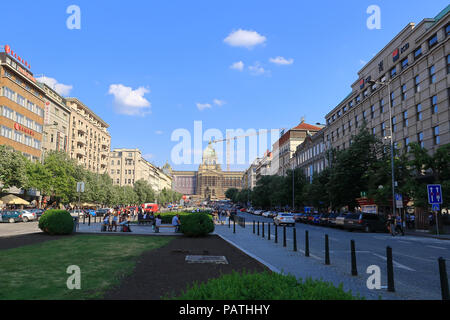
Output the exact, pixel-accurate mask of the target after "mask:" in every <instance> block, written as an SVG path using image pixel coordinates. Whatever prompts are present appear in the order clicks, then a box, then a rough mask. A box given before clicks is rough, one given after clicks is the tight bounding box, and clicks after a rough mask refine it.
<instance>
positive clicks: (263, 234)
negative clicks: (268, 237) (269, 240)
mask: <svg viewBox="0 0 450 320" xmlns="http://www.w3.org/2000/svg"><path fill="white" fill-rule="evenodd" d="M262 237H263V238H264V222H263V223H262Z"/></svg>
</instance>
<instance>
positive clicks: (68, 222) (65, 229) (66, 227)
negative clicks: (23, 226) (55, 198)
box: [39, 210, 74, 235]
mask: <svg viewBox="0 0 450 320" xmlns="http://www.w3.org/2000/svg"><path fill="white" fill-rule="evenodd" d="M73 223H74V222H73V218H72V216H71V215H70V213H69V212H67V211H65V210H48V211H46V212H45V213H44V214H43V215H42V216H41V218H40V219H39V229H41V230H42V231H44V232H45V233H48V234H51V235H60V234H71V233H72V231H73Z"/></svg>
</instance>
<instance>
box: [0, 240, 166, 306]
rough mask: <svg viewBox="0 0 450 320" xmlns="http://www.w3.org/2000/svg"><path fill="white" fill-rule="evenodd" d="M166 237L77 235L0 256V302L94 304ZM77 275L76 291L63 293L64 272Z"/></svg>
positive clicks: (66, 277)
mask: <svg viewBox="0 0 450 320" xmlns="http://www.w3.org/2000/svg"><path fill="white" fill-rule="evenodd" d="M172 239H173V238H171V237H139V236H126V237H118V236H98V235H78V236H73V237H67V238H65V239H60V240H53V241H47V242H43V243H40V244H35V245H28V246H24V247H20V248H15V249H9V250H1V251H0V273H1V274H0V299H1V300H34V299H42V300H47V299H98V298H102V297H103V294H104V293H105V291H106V290H107V289H109V288H111V287H112V286H114V285H118V284H119V283H120V279H121V278H122V277H123V276H126V275H129V274H131V273H132V271H133V269H134V266H135V264H136V261H137V258H138V257H139V256H140V255H141V254H142V253H143V252H144V251H148V250H153V249H156V248H159V247H162V246H164V245H166V244H167V243H169V242H170V241H171V240H172ZM71 265H76V266H78V267H80V270H81V289H80V290H69V289H68V288H67V285H66V281H67V279H68V278H69V276H70V275H71V274H68V273H66V270H67V268H68V267H69V266H71Z"/></svg>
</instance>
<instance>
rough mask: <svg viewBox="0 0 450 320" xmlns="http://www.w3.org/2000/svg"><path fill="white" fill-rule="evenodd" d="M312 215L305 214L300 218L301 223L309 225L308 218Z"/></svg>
mask: <svg viewBox="0 0 450 320" xmlns="http://www.w3.org/2000/svg"><path fill="white" fill-rule="evenodd" d="M310 215H311V214H310V213H304V214H303V215H302V216H301V217H300V221H301V222H302V223H307V222H308V217H309V216H310Z"/></svg>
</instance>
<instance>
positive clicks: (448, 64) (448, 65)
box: [447, 54, 450, 74]
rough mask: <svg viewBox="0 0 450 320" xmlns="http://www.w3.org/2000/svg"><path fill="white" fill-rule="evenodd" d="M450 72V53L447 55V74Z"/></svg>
mask: <svg viewBox="0 0 450 320" xmlns="http://www.w3.org/2000/svg"><path fill="white" fill-rule="evenodd" d="M449 73H450V54H449V55H448V56H447V74H449Z"/></svg>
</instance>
